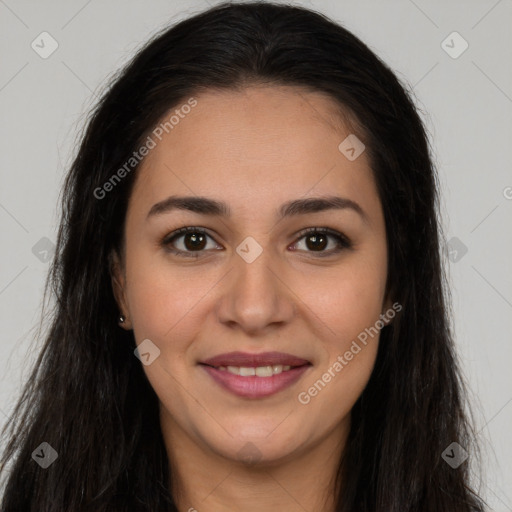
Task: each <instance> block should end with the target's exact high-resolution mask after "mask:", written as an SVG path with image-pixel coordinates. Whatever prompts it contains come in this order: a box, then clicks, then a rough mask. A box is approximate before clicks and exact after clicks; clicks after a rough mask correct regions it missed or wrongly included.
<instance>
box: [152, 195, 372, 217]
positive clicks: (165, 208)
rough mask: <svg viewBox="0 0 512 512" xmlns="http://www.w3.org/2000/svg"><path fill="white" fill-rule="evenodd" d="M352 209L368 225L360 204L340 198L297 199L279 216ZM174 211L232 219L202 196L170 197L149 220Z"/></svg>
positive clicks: (156, 207)
mask: <svg viewBox="0 0 512 512" xmlns="http://www.w3.org/2000/svg"><path fill="white" fill-rule="evenodd" d="M345 209H351V210H353V211H355V212H356V213H358V214H359V215H360V216H361V218H362V219H363V220H364V221H365V222H366V223H368V222H369V220H368V216H367V215H366V213H365V212H364V210H363V209H362V208H361V206H359V204H358V203H356V202H355V201H352V200H351V199H347V198H344V197H339V196H324V197H309V198H306V199H295V200H293V201H288V202H286V203H284V204H283V205H281V207H280V208H279V211H278V215H279V217H280V218H281V219H283V218H285V217H291V216H295V215H306V214H308V213H317V212H322V211H326V210H345ZM173 210H187V211H190V212H194V213H199V214H201V215H212V216H219V217H231V214H232V212H231V209H230V207H229V206H228V205H227V204H226V203H224V202H222V201H217V200H215V199H210V198H208V197H201V196H169V197H168V198H167V199H164V200H163V201H160V202H158V203H156V204H154V205H153V206H152V207H151V209H150V210H149V212H148V215H147V219H149V218H151V217H154V216H157V215H162V214H164V213H169V212H171V211H173Z"/></svg>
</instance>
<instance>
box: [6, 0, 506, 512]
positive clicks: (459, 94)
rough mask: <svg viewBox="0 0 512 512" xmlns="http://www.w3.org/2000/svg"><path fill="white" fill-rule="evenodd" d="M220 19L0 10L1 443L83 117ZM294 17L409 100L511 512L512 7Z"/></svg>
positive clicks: (81, 7)
mask: <svg viewBox="0 0 512 512" xmlns="http://www.w3.org/2000/svg"><path fill="white" fill-rule="evenodd" d="M215 3H216V2H215V1H214V0H210V1H209V2H207V1H200V0H197V1H189V2H188V1H187V2H185V1H175V0H152V1H150V2H147V1H142V0H130V1H128V0H123V1H121V0H109V1H100V0H89V1H87V0H80V1H69V0H68V1H64V0H53V1H45V2H36V1H28V0H0V48H1V60H0V62H1V66H0V108H1V112H2V116H1V119H0V160H1V166H0V173H1V175H0V228H1V240H2V244H1V247H2V250H1V251H0V262H1V266H0V311H1V315H2V316H1V321H2V324H1V325H2V338H1V343H0V388H1V390H0V427H1V426H3V424H4V423H5V421H6V419H7V417H8V415H9V414H10V412H11V410H12V407H13V405H14V402H15V400H16V399H17V397H18V395H19V391H20V389H21V384H22V382H24V380H25V379H26V378H27V376H28V370H29V368H30V366H31V363H32V362H33V361H34V359H35V357H36V355H37V349H38V344H37V343H36V342H34V334H35V328H36V327H37V323H38V320H39V317H40V310H41V305H42V296H43V295H42V293H43V285H44V280H45V278H46V273H47V270H48V265H49V264H48V258H49V257H51V253H52V248H53V244H54V242H55V239H56V230H57V226H58V221H59V210H58V206H57V204H58V203H57V201H58V197H59V193H60V187H61V185H62V180H63V176H64V174H65V172H66V170H67V168H68V166H69V164H70V162H71V158H72V156H73V155H74V151H75V149H76V143H77V136H78V135H79V132H80V130H81V129H82V127H83V124H84V120H85V118H86V115H87V113H88V111H89V109H90V108H91V107H92V106H93V105H94V103H95V101H96V100H97V94H98V93H99V91H100V89H101V87H102V86H103V85H104V84H105V82H106V80H107V78H108V77H109V75H111V74H112V73H113V72H115V71H116V70H117V69H118V68H119V67H120V66H121V65H123V64H124V63H126V62H127V61H128V60H129V59H130V58H131V57H132V56H133V54H134V51H135V50H136V49H137V48H139V47H140V46H141V45H142V44H143V43H144V42H145V41H146V40H147V39H148V38H149V37H150V36H151V35H153V34H154V33H156V32H157V31H158V30H160V29H162V28H163V27H165V26H167V25H169V24H172V23H175V22H176V21H179V20H181V19H183V18H184V17H188V16H190V15H191V14H194V13H197V12H199V11H201V10H203V9H205V8H207V7H208V6H209V5H213V4H215ZM290 3H296V4H297V5H304V6H306V7H310V8H313V9H316V10H318V11H320V12H322V13H324V14H327V15H329V16H331V17H332V18H334V19H335V20H336V21H338V22H340V23H342V24H343V25H344V26H345V27H347V28H348V29H349V30H351V31H352V32H353V33H354V34H356V35H357V36H359V37H360V38H361V39H362V40H363V41H364V42H366V44H368V45H369V46H370V48H372V50H374V51H375V52H376V53H377V55H379V56H380V57H381V58H382V59H383V60H384V61H385V62H386V63H387V64H388V65H389V66H390V67H391V68H392V69H393V70H394V71H395V72H396V73H397V75H398V76H399V78H400V79H401V80H402V81H403V83H404V84H406V85H407V86H408V87H409V88H410V89H411V90H412V91H413V93H414V95H415V102H416V104H417V106H418V108H419V109H420V110H421V113H422V117H423V118H424V120H425V122H426V124H427V127H428V130H429V132H430V137H431V143H432V145H433V148H434V158H435V160H436V163H437V167H438V171H439V177H440V185H441V193H442V215H443V228H444V230H445V235H446V236H445V240H444V243H445V246H446V259H447V260H448V263H447V265H448V270H449V276H450V279H451V287H452V288H451V289H452V301H453V309H454V326H455V334H456V341H457V349H458V352H459V354H460V358H461V363H462V367H463V370H464V374H465V376H466V378H467V380H468V382H469V385H470V388H471V391H472V399H473V403H474V404H475V409H476V413H477V414H476V420H477V431H478V434H477V435H478V438H479V440H480V441H481V443H482V446H483V449H484V454H485V470H486V472H485V475H484V488H483V492H484V495H485V496H486V498H487V499H488V502H489V504H490V506H491V509H492V510H495V511H500V512H501V511H512V442H511V441H512V438H511V425H512V369H511V362H512V343H511V341H512V340H511V335H510V332H511V331H512V266H511V262H512V237H511V233H512V229H511V228H512V170H511V161H512V158H511V157H512V149H511V146H512V123H511V120H512V67H511V63H512V44H511V43H512V30H511V27H512V1H511V0H499V1H497V0H473V1H468V0H464V1H463V0H459V1H449V2H448V1H446V0H445V1H427V0H414V1H413V0H388V1H372V0H363V1H361V0H359V1H357V0H338V1H335V0H313V1H310V2H308V1H302V2H290ZM43 32H46V34H42V33H43ZM454 32H456V34H454ZM41 39H43V41H44V42H43V43H42V42H41ZM56 45H58V46H56ZM54 47H56V49H55V51H53V53H51V55H46V54H45V52H46V53H49V52H50V51H51V50H53V49H54Z"/></svg>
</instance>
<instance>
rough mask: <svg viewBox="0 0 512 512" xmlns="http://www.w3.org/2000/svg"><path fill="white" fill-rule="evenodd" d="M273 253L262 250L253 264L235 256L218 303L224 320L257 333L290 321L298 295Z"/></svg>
mask: <svg viewBox="0 0 512 512" xmlns="http://www.w3.org/2000/svg"><path fill="white" fill-rule="evenodd" d="M271 252H272V251H270V250H263V252H262V253H261V254H260V256H258V258H256V259H255V260H254V261H252V262H250V263H249V262H247V261H245V260H244V259H243V258H242V257H240V256H239V255H238V254H234V255H233V260H234V261H233V264H234V268H233V269H232V270H231V272H229V274H228V276H226V277H227V279H226V280H225V281H224V283H223V286H224V288H223V291H222V294H221V297H220V300H219V301H218V306H217V315H218V319H219V321H220V322H221V323H223V324H225V325H226V326H228V327H230V328H232V329H236V328H238V329H240V330H243V331H244V332H245V333H247V334H252V335H255V334H258V333H263V332H265V331H266V330H268V329H272V328H275V327H276V326H278V325H281V326H282V325H285V324H287V323H288V322H290V321H291V319H292V318H293V316H294V314H295V311H296V307H295V302H294V300H295V299H294V297H295V296H294V294H293V291H292V290H291V287H290V284H289V283H287V282H286V279H287V276H286V275H285V272H284V271H283V270H282V268H280V266H279V262H276V261H275V259H273V255H272V254H271Z"/></svg>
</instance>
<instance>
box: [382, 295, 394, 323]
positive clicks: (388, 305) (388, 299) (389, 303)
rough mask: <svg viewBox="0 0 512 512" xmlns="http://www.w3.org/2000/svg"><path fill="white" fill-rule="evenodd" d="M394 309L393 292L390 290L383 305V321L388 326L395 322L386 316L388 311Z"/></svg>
mask: <svg viewBox="0 0 512 512" xmlns="http://www.w3.org/2000/svg"><path fill="white" fill-rule="evenodd" d="M392 307H393V299H392V290H391V289H388V290H387V292H386V295H385V297H384V302H383V305H382V313H381V314H382V315H383V316H382V317H381V318H382V320H383V321H384V322H385V324H386V325H389V324H390V323H391V322H392V321H393V320H392V319H391V318H389V317H388V316H387V315H386V311H389V310H390V309H392Z"/></svg>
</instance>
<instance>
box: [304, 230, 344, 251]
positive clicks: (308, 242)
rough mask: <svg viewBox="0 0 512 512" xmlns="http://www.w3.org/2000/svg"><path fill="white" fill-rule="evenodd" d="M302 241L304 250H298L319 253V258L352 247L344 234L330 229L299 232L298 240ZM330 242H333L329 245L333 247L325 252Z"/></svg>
mask: <svg viewBox="0 0 512 512" xmlns="http://www.w3.org/2000/svg"><path fill="white" fill-rule="evenodd" d="M302 239H304V241H305V243H304V245H305V247H306V248H305V249H299V250H305V251H306V252H316V253H319V254H318V255H319V256H329V255H332V254H336V253H338V252H340V251H342V250H343V249H350V248H351V247H352V244H351V242H350V240H349V239H348V238H347V237H346V236H345V235H344V234H342V233H339V232H338V231H335V230H333V229H330V228H309V229H307V230H305V231H303V232H301V238H300V239H299V240H302ZM330 240H333V241H334V242H333V243H332V244H331V245H332V246H333V247H331V249H328V250H326V248H327V247H328V246H329V242H330ZM298 243H299V242H296V244H298Z"/></svg>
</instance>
